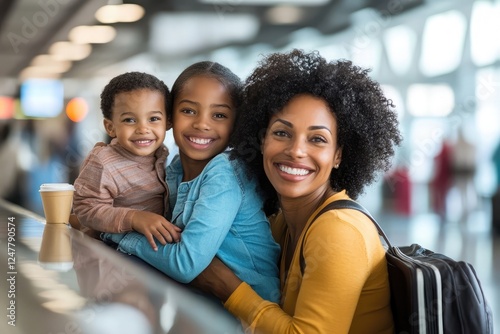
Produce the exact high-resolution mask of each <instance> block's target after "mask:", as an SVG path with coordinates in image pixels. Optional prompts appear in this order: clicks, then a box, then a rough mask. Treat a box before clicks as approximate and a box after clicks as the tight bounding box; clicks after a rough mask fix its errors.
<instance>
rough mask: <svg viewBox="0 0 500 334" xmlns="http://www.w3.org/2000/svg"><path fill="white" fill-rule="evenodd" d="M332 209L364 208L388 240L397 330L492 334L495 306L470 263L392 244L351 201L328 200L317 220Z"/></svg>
mask: <svg viewBox="0 0 500 334" xmlns="http://www.w3.org/2000/svg"><path fill="white" fill-rule="evenodd" d="M333 209H354V210H358V211H361V212H363V213H364V214H365V215H367V216H368V217H369V218H370V219H371V220H372V221H373V223H374V224H375V226H376V227H377V230H378V233H379V235H380V236H381V237H382V238H383V239H384V241H385V242H386V244H387V246H388V248H387V251H386V259H387V266H388V273H389V282H390V289H391V308H392V313H393V318H394V325H395V331H396V333H397V334H434V333H437V334H442V333H446V334H493V316H492V313H491V309H490V308H489V306H488V303H487V301H486V298H485V296H484V293H483V290H482V287H481V283H480V282H479V278H478V277H477V275H476V272H475V270H474V268H473V267H472V265H470V264H469V263H466V262H463V261H455V260H452V259H451V258H449V257H447V256H445V255H442V254H438V253H434V252H432V251H430V250H427V249H425V248H423V247H421V246H420V245H417V244H413V245H411V246H405V247H395V246H392V245H391V243H390V241H389V239H388V238H387V236H386V234H385V233H384V231H383V230H382V228H381V227H380V226H379V225H378V223H377V222H376V221H375V219H374V218H373V217H372V216H371V215H370V214H369V212H368V211H367V210H366V209H365V208H363V207H362V206H361V205H360V204H358V203H356V202H354V201H351V200H339V201H335V202H332V203H330V204H329V205H327V206H326V207H325V208H324V209H323V210H322V211H321V212H320V213H319V214H318V215H317V216H316V217H315V219H316V218H317V217H318V216H319V215H321V214H322V213H323V212H325V211H328V210H333ZM309 226H310V225H309ZM300 255H301V259H300V260H301V270H302V273H303V272H304V268H305V265H306V264H305V261H304V257H303V254H302V251H301V253H300Z"/></svg>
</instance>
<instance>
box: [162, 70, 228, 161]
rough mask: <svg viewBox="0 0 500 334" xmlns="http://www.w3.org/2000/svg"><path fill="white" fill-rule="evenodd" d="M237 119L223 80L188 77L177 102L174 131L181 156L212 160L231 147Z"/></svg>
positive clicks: (186, 158)
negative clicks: (230, 140) (230, 141)
mask: <svg viewBox="0 0 500 334" xmlns="http://www.w3.org/2000/svg"><path fill="white" fill-rule="evenodd" d="M235 119H236V114H235V110H234V105H233V102H232V99H231V96H230V95H229V93H228V91H227V89H226V87H225V86H224V85H223V84H222V83H221V82H220V81H219V80H217V79H215V78H213V77H209V76H195V77H192V78H190V79H189V80H187V81H186V82H185V84H184V86H183V87H182V89H181V90H180V91H179V94H177V96H175V98H174V103H173V117H172V124H173V125H172V127H173V135H174V139H175V143H176V144H177V146H178V147H179V154H180V156H181V159H183V160H184V161H189V160H195V161H197V162H200V161H206V163H208V161H210V159H212V158H213V157H214V156H216V155H217V154H219V153H221V152H222V151H224V150H225V148H226V147H227V145H228V142H229V136H230V135H231V132H232V131H233V126H234V121H235Z"/></svg>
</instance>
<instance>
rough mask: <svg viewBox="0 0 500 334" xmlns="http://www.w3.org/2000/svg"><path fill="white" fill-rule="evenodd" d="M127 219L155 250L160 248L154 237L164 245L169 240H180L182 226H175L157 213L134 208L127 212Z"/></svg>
mask: <svg viewBox="0 0 500 334" xmlns="http://www.w3.org/2000/svg"><path fill="white" fill-rule="evenodd" d="M126 219H127V220H130V221H131V222H132V228H133V229H134V230H135V231H137V232H139V233H141V234H143V235H144V236H145V237H146V239H147V240H148V242H149V244H150V245H151V247H152V248H153V249H154V250H155V251H156V250H158V247H157V246H156V243H155V241H154V238H156V239H157V240H158V241H159V242H160V243H161V244H162V245H165V244H166V243H167V242H178V241H179V240H180V233H181V229H180V227H178V226H175V225H174V224H172V223H171V222H169V221H168V220H166V219H165V218H164V217H162V216H160V215H158V214H156V213H153V212H148V211H138V210H133V211H129V213H127V216H126Z"/></svg>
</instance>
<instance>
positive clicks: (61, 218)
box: [40, 183, 75, 224]
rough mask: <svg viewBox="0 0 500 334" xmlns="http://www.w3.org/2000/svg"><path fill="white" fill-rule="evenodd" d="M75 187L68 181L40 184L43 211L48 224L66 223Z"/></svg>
mask: <svg viewBox="0 0 500 334" xmlns="http://www.w3.org/2000/svg"><path fill="white" fill-rule="evenodd" d="M74 191H75V188H74V187H73V185H71V184H69V183H44V184H42V185H41V186H40V196H41V197H42V204H43V212H44V213H45V220H46V221H47V223H48V224H68V222H69V215H70V214H71V208H72V207H73V193H74Z"/></svg>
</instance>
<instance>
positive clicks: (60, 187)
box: [40, 183, 75, 191]
mask: <svg viewBox="0 0 500 334" xmlns="http://www.w3.org/2000/svg"><path fill="white" fill-rule="evenodd" d="M66 190H73V191H74V190H75V187H73V185H72V184H69V183H44V184H42V185H41V186H40V191H66Z"/></svg>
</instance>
